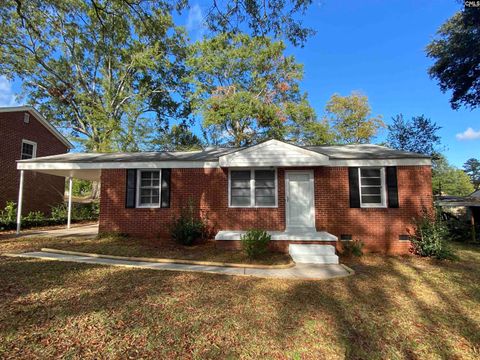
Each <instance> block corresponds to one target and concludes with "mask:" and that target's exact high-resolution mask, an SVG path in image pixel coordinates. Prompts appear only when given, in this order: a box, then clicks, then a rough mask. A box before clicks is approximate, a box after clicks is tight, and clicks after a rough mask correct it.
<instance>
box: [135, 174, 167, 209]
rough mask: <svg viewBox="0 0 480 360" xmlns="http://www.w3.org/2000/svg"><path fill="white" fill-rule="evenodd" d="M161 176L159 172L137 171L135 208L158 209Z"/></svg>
mask: <svg viewBox="0 0 480 360" xmlns="http://www.w3.org/2000/svg"><path fill="white" fill-rule="evenodd" d="M161 175H162V174H161V170H138V171H137V207H140V208H142V207H143V208H158V207H160V204H161V199H160V194H161V184H160V179H161Z"/></svg>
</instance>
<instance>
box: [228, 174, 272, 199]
mask: <svg viewBox="0 0 480 360" xmlns="http://www.w3.org/2000/svg"><path fill="white" fill-rule="evenodd" d="M228 174H229V176H228V205H229V207H257V208H259V207H277V206H278V190H277V189H278V186H277V170H276V169H238V170H236V169H230V170H229V173H228Z"/></svg>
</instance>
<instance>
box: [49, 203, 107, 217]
mask: <svg viewBox="0 0 480 360" xmlns="http://www.w3.org/2000/svg"><path fill="white" fill-rule="evenodd" d="M98 214H99V206H98V203H97V202H91V203H85V204H80V203H73V204H72V219H74V220H96V219H98ZM67 216H68V206H67V204H65V203H62V204H59V205H57V206H54V207H52V212H51V218H52V219H54V220H66V219H67Z"/></svg>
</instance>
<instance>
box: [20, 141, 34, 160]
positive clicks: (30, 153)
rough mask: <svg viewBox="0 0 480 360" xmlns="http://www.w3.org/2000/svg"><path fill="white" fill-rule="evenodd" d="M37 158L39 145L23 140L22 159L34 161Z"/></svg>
mask: <svg viewBox="0 0 480 360" xmlns="http://www.w3.org/2000/svg"><path fill="white" fill-rule="evenodd" d="M36 156H37V143H36V142H34V141H30V140H25V139H23V140H22V152H21V156H20V159H22V160H26V159H33V158H35V157H36Z"/></svg>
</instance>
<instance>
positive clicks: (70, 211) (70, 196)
mask: <svg viewBox="0 0 480 360" xmlns="http://www.w3.org/2000/svg"><path fill="white" fill-rule="evenodd" d="M72 183H73V179H72V177H71V176H70V177H69V178H68V215H67V229H70V224H71V222H72V187H73V184H72Z"/></svg>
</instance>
